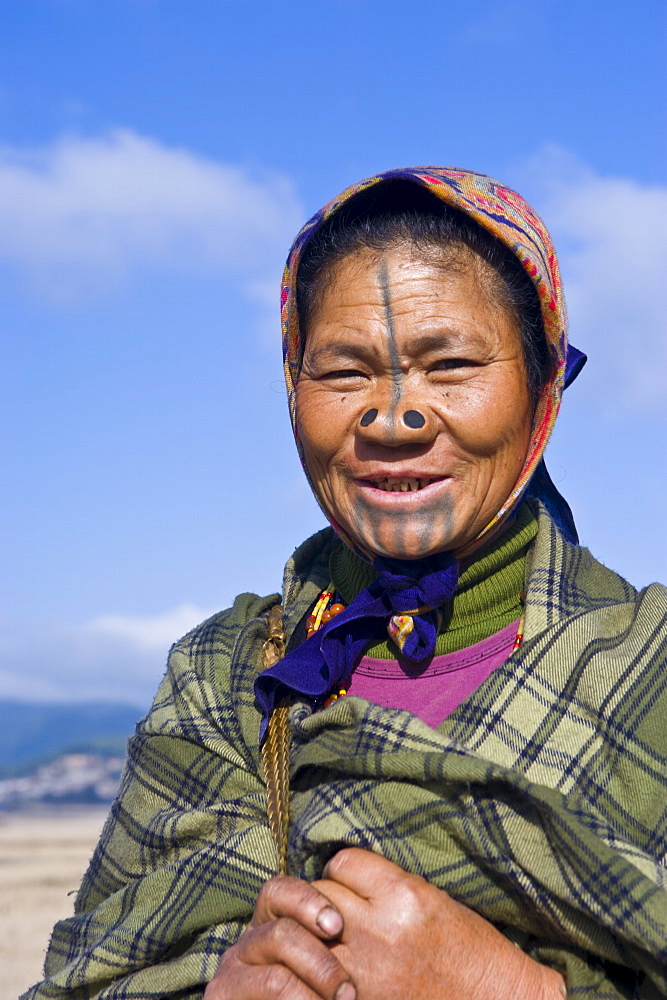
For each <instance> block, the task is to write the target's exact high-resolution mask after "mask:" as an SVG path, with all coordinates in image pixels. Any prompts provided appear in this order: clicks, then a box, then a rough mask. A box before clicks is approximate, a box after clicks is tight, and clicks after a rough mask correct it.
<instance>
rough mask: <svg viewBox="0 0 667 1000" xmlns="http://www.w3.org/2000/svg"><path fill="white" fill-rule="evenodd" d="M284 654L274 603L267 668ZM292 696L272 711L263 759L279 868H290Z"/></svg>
mask: <svg viewBox="0 0 667 1000" xmlns="http://www.w3.org/2000/svg"><path fill="white" fill-rule="evenodd" d="M284 655H285V633H284V631H283V609H282V607H281V606H280V604H276V605H274V607H272V608H271V610H270V612H269V620H268V636H267V639H266V641H265V642H264V644H263V646H262V659H263V661H264V669H265V670H267V669H269V668H270V667H273V666H275V664H276V663H278V661H279V660H281V659H282V658H283V656H284ZM289 705H290V703H289V698H284V699H283V700H282V701H280V702H279V703H278V704H277V705H276V707H275V708H274V709H273V711H272V712H271V716H270V718H269V723H268V727H267V731H266V736H265V739H264V743H263V744H262V762H263V764H264V778H265V781H266V812H267V816H268V819H269V829H270V830H271V836H272V837H273V841H274V843H275V845H276V858H277V862H278V872H279V874H280V875H284V874H285V872H286V869H287V830H288V826H289V764H290V760H289V752H290V730H289V720H288V712H289Z"/></svg>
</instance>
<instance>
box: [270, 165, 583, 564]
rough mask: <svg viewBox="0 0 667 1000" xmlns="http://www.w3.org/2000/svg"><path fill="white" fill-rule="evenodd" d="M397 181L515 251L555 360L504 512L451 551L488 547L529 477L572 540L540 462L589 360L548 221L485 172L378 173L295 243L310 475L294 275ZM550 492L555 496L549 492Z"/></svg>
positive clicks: (292, 260) (290, 278)
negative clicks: (572, 326) (364, 198)
mask: <svg viewBox="0 0 667 1000" xmlns="http://www.w3.org/2000/svg"><path fill="white" fill-rule="evenodd" d="M396 180H402V181H411V182H413V183H415V184H419V185H421V186H422V187H425V188H427V189H428V190H429V191H430V192H431V193H432V194H433V195H435V196H436V197H437V198H440V199H441V200H442V201H444V202H446V203H447V204H448V205H450V206H451V207H452V208H456V209H458V210H459V211H461V212H464V213H465V214H466V215H469V216H470V217H471V218H472V219H474V220H475V222H477V223H478V224H479V225H480V226H482V227H483V228H484V229H487V230H488V231H489V232H490V233H492V234H493V235H494V236H495V237H497V238H498V239H499V240H500V241H501V242H502V243H504V244H505V246H507V247H509V249H510V250H511V251H512V252H513V253H514V254H515V256H516V257H517V258H518V259H519V260H520V261H521V263H522V265H523V267H524V268H525V270H526V272H527V274H528V275H529V277H530V279H531V280H532V282H533V284H534V286H535V289H536V291H537V295H538V298H539V302H540V305H541V308H542V319H543V324H544V332H545V336H546V340H547V344H548V347H549V352H550V355H551V358H552V375H551V377H550V378H549V381H548V382H547V384H546V385H545V386H544V387H543V389H542V392H541V393H540V397H539V400H538V403H537V406H536V409H535V416H534V420H533V431H532V436H531V443H530V447H529V450H528V455H527V457H526V461H525V464H524V467H523V469H522V470H521V473H520V475H519V478H518V479H517V481H516V483H515V485H514V488H513V489H512V491H511V493H510V495H509V496H508V497H507V499H506V500H505V502H504V504H503V506H502V507H501V508H500V510H499V511H497V513H496V514H495V516H494V517H493V518H492V519H491V520H490V521H489V523H488V524H487V525H486V526H485V527H484V528H483V529H482V531H480V533H479V534H478V535H477V536H476V538H474V539H473V540H472V541H471V542H470V543H469V544H468V545H466V546H465V548H463V549H460V550H458V551H456V552H454V553H453V554H454V556H456V557H458V558H460V557H461V556H464V555H468V554H469V553H470V552H472V551H474V550H476V549H478V548H480V547H481V546H482V545H483V544H484V543H486V541H488V538H489V536H490V535H493V534H495V533H496V532H497V531H498V530H499V528H500V526H501V525H502V524H503V522H504V521H506V519H507V518H508V516H509V515H510V514H511V513H512V511H514V510H515V508H516V506H517V504H518V503H519V501H520V500H521V498H522V497H523V495H524V494H525V492H526V488H527V486H528V484H529V483H530V482H531V479H534V483H533V485H537V484H538V483H539V484H540V486H543V487H544V489H540V493H542V492H544V493H545V496H544V499H545V501H546V502H547V505H548V506H550V507H551V508H554V507H560V508H561V513H562V517H561V520H563V521H564V522H569V523H564V524H561V527H564V528H565V530H566V533H567V534H569V535H570V536H572V535H573V534H574V525H573V523H572V520H571V515H570V514H569V509H568V508H567V505H565V502H564V501H563V500H562V498H561V497H559V495H558V494H557V493H556V491H555V487H553V484H552V483H551V481H550V480H549V481H548V489H547V487H546V484H545V482H543V481H545V479H547V480H548V475H547V474H546V469H544V466H543V464H542V465H541V459H542V455H543V453H544V449H545V448H546V446H547V442H548V440H549V437H550V435H551V431H552V429H553V426H554V423H555V421H556V417H557V415H558V410H559V407H560V401H561V396H562V393H563V388H564V384H565V381H566V374H568V375H569V376H570V378H569V381H571V380H572V378H574V377H575V376H576V374H577V373H578V371H579V369H580V368H581V366H582V365H583V362H584V360H585V359H584V357H583V355H581V354H580V353H579V352H578V351H576V350H575V349H573V348H571V349H570V352H569V354H568V344H567V316H566V313H565V302H564V300H563V294H562V288H561V279H560V271H559V268H558V261H557V259H556V253H555V251H554V248H553V245H552V243H551V238H550V236H549V233H548V232H547V229H546V227H545V225H544V223H543V222H542V220H541V219H540V218H539V216H538V215H537V213H536V212H535V211H534V210H533V209H532V208H531V206H530V205H529V204H528V203H527V202H526V201H524V199H523V198H522V197H521V195H519V194H517V193H516V191H512V190H511V188H508V187H505V185H504V184H500V183H499V182H498V181H495V180H493V178H491V177H487V176H486V175H485V174H478V173H475V172H474V171H472V170H460V169H458V168H454V167H406V168H403V169H400V170H388V171H386V172H385V173H382V174H376V175H375V176H374V177H369V178H367V179H366V180H363V181H360V182H359V183H358V184H353V185H351V187H348V188H346V189H345V191H343V192H342V194H340V195H338V197H336V198H334V199H333V201H330V202H329V203H328V204H327V205H325V206H324V208H322V209H321V210H320V211H319V212H317V213H316V214H315V215H314V216H313V217H312V219H310V220H309V221H308V222H307V223H306V224H305V226H304V227H303V228H302V229H301V231H300V232H299V234H298V236H297V237H296V239H295V240H294V243H293V244H292V249H291V250H290V254H289V257H288V259H287V264H286V265H285V271H284V275H283V283H282V290H281V307H282V337H283V359H284V368H285V382H286V384H287V398H288V402H289V410H290V416H291V420H292V428H293V430H294V436H295V439H296V444H297V448H298V450H299V455H300V458H301V462H302V464H303V467H304V469H305V471H306V475H307V476H308V470H307V468H306V463H305V460H304V456H303V450H302V447H301V442H300V440H299V429H298V425H297V419H296V384H297V382H298V380H299V374H300V371H299V367H300V358H301V356H302V353H303V352H302V346H303V345H302V344H301V331H300V328H299V316H298V313H297V301H296V276H297V271H298V268H299V262H300V260H301V257H302V255H303V251H304V248H305V247H306V245H307V244H308V242H309V241H310V239H311V238H312V237H313V236H314V234H315V233H316V232H317V230H318V229H319V228H320V226H322V224H323V223H324V222H326V221H327V220H328V219H329V218H331V216H332V215H334V214H335V213H336V212H337V211H338V210H339V209H340V208H341V206H343V205H345V204H346V203H347V202H349V201H350V199H351V198H353V197H354V196H355V195H358V194H360V193H361V192H362V191H366V190H368V189H369V188H371V187H373V186H374V185H378V184H383V183H385V182H387V181H396ZM399 207H400V205H399ZM568 362H569V363H568ZM536 473H537V475H536ZM309 481H310V477H309ZM547 493H548V494H549V496H547V495H546V494H547ZM552 512H554V511H552ZM325 513H326V512H325ZM327 516H329V515H327ZM557 519H558V517H557ZM332 524H333V526H334V528H335V529H336V531H337V532H338V533H339V534H340V535H341V537H342V538H343V539H344V540H345V541H346V542H347V543H348V545H350V546H351V547H352V548H354V549H355V551H359V550H358V548H357V546H355V545H354V544H353V543H352V542H351V540H350V539H349V538H348V537H347V536H346V534H345V531H344V530H343V529H342V528H341V526H340V525H339V524H336V523H335V522H333V521H332ZM362 554H365V553H362Z"/></svg>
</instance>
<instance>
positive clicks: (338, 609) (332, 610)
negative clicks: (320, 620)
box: [329, 604, 345, 615]
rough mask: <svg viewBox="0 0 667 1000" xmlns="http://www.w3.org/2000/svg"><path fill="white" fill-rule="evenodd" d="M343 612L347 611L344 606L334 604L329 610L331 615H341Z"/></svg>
mask: <svg viewBox="0 0 667 1000" xmlns="http://www.w3.org/2000/svg"><path fill="white" fill-rule="evenodd" d="M341 611H345V605H344V604H332V605H331V607H330V608H329V614H330V615H339V614H340V613H341Z"/></svg>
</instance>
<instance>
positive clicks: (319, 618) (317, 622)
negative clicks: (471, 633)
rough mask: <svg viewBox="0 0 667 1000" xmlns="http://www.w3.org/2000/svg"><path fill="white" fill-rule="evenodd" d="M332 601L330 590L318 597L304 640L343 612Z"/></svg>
mask: <svg viewBox="0 0 667 1000" xmlns="http://www.w3.org/2000/svg"><path fill="white" fill-rule="evenodd" d="M333 599H334V595H333V592H332V591H331V590H323V591H322V593H321V594H320V596H319V597H318V599H317V601H316V603H315V607H314V608H313V610H312V613H311V614H310V615H308V619H307V621H306V639H310V637H311V635H314V633H315V632H317V630H318V629H319V628H320V627H321V626H322V625H323V624H324V623H325V622H329V621H331V619H332V618H334V617H335V616H336V615H339V614H340V613H341V611H344V610H345V605H344V604H341V603H340V601H335V602H334V603H333V604H332V603H331V602H332V601H333ZM524 601H525V594H523V593H522V594H521V603H522V604H523V602H524ZM523 619H524V616H523V615H521V619H520V621H519V628H518V629H517V633H516V637H515V639H514V645H513V646H512V652H515V650H517V649H518V648H519V646H520V645H521V643H522V642H523ZM346 694H347V688H343V687H342V688H339V689H338V691H334V692H332V693H331V694H330V695H329V696H328V697H327V698H325V700H324V703H323V705H322V708H329V706H330V705H333V703H334V702H335V701H338V699H339V698H344V697H345V695H346Z"/></svg>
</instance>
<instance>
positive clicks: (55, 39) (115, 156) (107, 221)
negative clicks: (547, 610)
mask: <svg viewBox="0 0 667 1000" xmlns="http://www.w3.org/2000/svg"><path fill="white" fill-rule="evenodd" d="M1 16H2V31H1V36H2V39H1V41H0V302H1V303H2V317H3V319H2V327H1V329H2V336H1V339H2V356H3V364H2V374H1V375H0V379H1V384H0V390H1V393H0V406H1V407H2V410H3V412H2V432H1V436H0V442H1V445H0V446H1V448H2V463H1V464H2V473H1V474H2V495H3V500H4V503H3V509H4V518H3V539H2V551H3V569H4V572H3V574H2V595H1V596H2V603H1V608H2V611H1V612H0V697H2V696H12V697H20V698H36V699H45V700H62V699H71V698H77V699H87V698H97V697H100V698H113V699H114V700H128V701H133V702H136V703H137V704H138V705H142V704H144V705H145V704H146V703H147V701H148V699H149V698H150V696H151V693H152V691H153V689H154V688H155V686H156V684H157V682H158V680H159V678H160V676H161V674H162V671H163V668H164V660H165V655H166V651H167V649H168V647H169V645H170V643H171V642H172V641H173V640H174V639H176V638H177V637H178V636H179V635H180V634H181V633H182V632H184V631H185V630H186V629H187V628H189V627H191V626H192V625H194V624H195V623H196V622H197V621H198V620H200V619H201V618H203V617H205V616H206V615H207V614H208V613H210V612H212V611H214V610H217V609H218V608H220V607H222V606H225V605H226V604H227V603H228V602H229V601H230V600H231V598H232V597H233V596H234V594H235V593H236V592H238V591H241V590H254V591H259V592H270V591H272V590H275V589H276V588H277V587H278V586H279V583H280V575H281V570H282V565H283V563H284V561H285V559H286V557H287V556H288V555H289V553H290V552H291V550H292V549H293V548H294V546H295V545H296V544H298V542H299V541H300V540H302V538H303V537H305V536H306V535H307V534H308V533H310V532H311V531H313V530H316V529H317V528H318V527H320V526H321V525H322V524H323V519H322V516H321V514H320V513H319V512H318V510H317V508H316V506H315V504H314V502H313V501H312V500H311V498H310V497H309V494H308V489H307V487H306V484H305V481H304V479H303V476H302V474H301V471H300V468H299V465H298V462H297V460H296V456H295V454H294V449H293V444H292V441H291V434H290V430H289V424H288V420H287V412H286V406H285V402H284V397H283V392H282V382H281V367H280V350H279V340H280V337H279V316H278V306H277V298H278V295H277V289H278V283H279V277H280V270H281V267H282V262H283V259H284V256H285V254H286V252H287V249H288V246H289V243H290V241H291V239H292V237H293V235H294V233H295V232H296V230H297V228H298V227H299V225H300V224H301V222H302V221H303V220H305V218H307V217H308V216H309V215H310V214H312V212H313V211H314V210H315V209H317V208H318V207H319V206H320V205H321V204H323V203H324V202H325V201H327V200H328V199H329V198H330V197H331V196H332V195H334V194H335V193H337V192H338V191H339V190H340V189H341V188H343V187H344V186H346V185H347V184H348V183H351V182H352V181H354V180H357V179H359V178H361V177H363V176H365V175H367V174H369V173H372V172H374V171H376V170H378V169H386V168H389V167H395V166H401V165H406V164H414V163H442V164H454V165H458V166H465V167H471V168H473V169H476V170H480V171H483V172H485V173H489V174H491V175H493V176H496V177H499V178H500V179H502V180H503V181H505V182H506V183H509V184H511V185H514V186H516V187H517V188H518V189H519V190H520V191H521V192H522V193H523V194H525V195H526V196H527V197H529V198H530V199H531V200H532V201H533V203H534V204H535V206H536V208H537V209H538V211H540V213H541V214H542V215H543V217H544V218H545V221H546V222H547V224H548V226H549V227H550V228H551V230H552V232H553V235H554V238H555V242H556V246H557V249H558V250H559V252H560V255H561V258H562V265H563V271H564V277H565V287H566V296H567V300H568V304H569V309H570V317H571V321H572V340H573V342H574V343H575V344H576V345H577V346H579V347H580V348H581V349H583V350H585V351H587V352H588V354H589V356H590V361H589V365H588V366H587V368H586V369H585V371H584V373H583V374H582V376H581V377H580V379H579V381H578V382H577V383H576V384H575V385H574V386H573V387H572V389H571V390H569V392H568V394H567V396H566V399H565V403H564V407H563V411H562V415H561V418H560V425H559V426H558V428H557V430H556V433H555V435H554V439H553V442H552V444H551V445H550V448H549V452H548V458H549V464H550V467H551V471H552V475H553V477H554V479H555V480H556V481H557V482H558V483H559V485H560V488H561V489H562V491H563V492H564V494H565V495H566V496H567V497H568V499H569V500H570V502H571V504H572V507H573V509H574V513H575V517H576V519H577V522H578V525H579V529H580V534H581V537H582V541H583V542H584V543H585V544H587V545H589V547H590V548H591V550H592V551H593V553H594V554H595V555H596V556H597V557H598V558H600V559H601V560H602V561H603V562H605V563H606V564H607V565H609V566H611V567H613V568H614V569H616V570H618V571H619V572H621V573H623V574H624V575H625V576H627V577H628V578H629V579H630V580H631V581H632V582H633V583H635V584H637V585H639V586H643V585H645V584H647V583H649V582H650V581H652V580H655V579H663V580H664V579H665V578H667V572H666V570H667V532H666V531H665V502H664V495H665V481H666V479H667V474H666V473H667V470H666V461H665V445H664V437H665V416H666V413H665V411H666V409H667V406H666V403H665V400H666V398H667V393H666V391H665V390H666V388H667V386H666V383H667V332H666V330H665V316H666V315H667V292H666V291H665V285H666V283H665V281H664V261H665V259H666V253H667V237H666V235H665V234H666V233H667V176H666V175H667V156H666V153H667V148H666V147H667V127H666V126H667V70H666V68H665V67H666V66H667V5H666V4H664V3H663V2H661V0H632V2H630V0H623V2H621V0H606V2H603V0H599V2H598V0H480V2H476V3H475V4H466V3H460V2H459V3H451V2H449V0H410V2H408V0H400V2H397V0H388V2H387V0H307V2H306V0H303V2H294V0H286V2H281V3H275V2H274V0H256V2H251V0H216V2H213V0H95V2H91V0H3V4H2V12H1Z"/></svg>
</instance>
